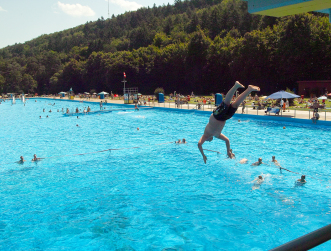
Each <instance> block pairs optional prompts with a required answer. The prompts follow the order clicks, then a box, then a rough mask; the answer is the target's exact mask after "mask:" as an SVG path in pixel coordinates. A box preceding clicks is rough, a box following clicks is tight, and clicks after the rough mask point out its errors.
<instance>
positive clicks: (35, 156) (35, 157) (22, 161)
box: [17, 154, 44, 164]
mask: <svg viewBox="0 0 331 251" xmlns="http://www.w3.org/2000/svg"><path fill="white" fill-rule="evenodd" d="M41 159H44V158H37V155H36V154H34V155H33V159H32V160H31V161H32V162H36V161H39V160H41ZM25 161H26V160H25V159H24V158H23V156H21V157H20V160H19V161H17V163H18V164H23V163H24V162H25Z"/></svg>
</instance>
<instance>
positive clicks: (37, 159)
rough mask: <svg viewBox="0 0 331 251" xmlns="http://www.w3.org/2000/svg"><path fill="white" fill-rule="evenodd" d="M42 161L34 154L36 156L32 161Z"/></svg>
mask: <svg viewBox="0 0 331 251" xmlns="http://www.w3.org/2000/svg"><path fill="white" fill-rule="evenodd" d="M41 159H43V158H37V155H36V154H34V155H33V159H32V160H31V161H39V160H41Z"/></svg>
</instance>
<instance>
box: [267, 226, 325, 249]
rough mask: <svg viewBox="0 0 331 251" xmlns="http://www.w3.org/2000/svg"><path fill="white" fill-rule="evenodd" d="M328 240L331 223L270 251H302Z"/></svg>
mask: <svg viewBox="0 0 331 251" xmlns="http://www.w3.org/2000/svg"><path fill="white" fill-rule="evenodd" d="M329 240H331V224H330V225H327V226H325V227H322V228H320V229H317V230H315V231H314V232H311V233H309V234H306V235H304V236H301V237H299V238H298V239H295V240H293V241H290V242H288V243H285V244H283V245H281V246H279V247H276V248H274V249H271V250H270V251H290V250H295V251H304V250H309V249H311V248H314V247H316V246H318V245H321V244H322V243H324V242H327V241H329Z"/></svg>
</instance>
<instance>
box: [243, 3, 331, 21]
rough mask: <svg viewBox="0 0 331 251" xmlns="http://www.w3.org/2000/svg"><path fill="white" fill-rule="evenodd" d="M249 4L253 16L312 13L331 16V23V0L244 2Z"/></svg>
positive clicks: (249, 10) (330, 17)
mask: <svg viewBox="0 0 331 251" xmlns="http://www.w3.org/2000/svg"><path fill="white" fill-rule="evenodd" d="M244 1H245V2H248V12H249V13H251V14H259V15H266V16H272V17H283V16H288V15H295V14H300V13H305V12H310V11H316V12H320V13H326V14H329V19H330V23H331V1H330V0H244Z"/></svg>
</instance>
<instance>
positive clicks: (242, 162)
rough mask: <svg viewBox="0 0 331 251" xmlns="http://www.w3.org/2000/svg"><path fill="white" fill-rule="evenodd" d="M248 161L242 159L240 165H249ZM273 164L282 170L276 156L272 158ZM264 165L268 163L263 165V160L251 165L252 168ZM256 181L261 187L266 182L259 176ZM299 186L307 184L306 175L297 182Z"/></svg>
mask: <svg viewBox="0 0 331 251" xmlns="http://www.w3.org/2000/svg"><path fill="white" fill-rule="evenodd" d="M247 161H248V160H247V159H241V160H240V161H239V163H240V164H247ZM271 162H273V163H274V164H275V165H276V166H278V167H279V168H280V170H282V167H281V165H280V163H279V162H278V161H277V160H276V157H275V156H272V160H271ZM262 164H266V163H263V162H262V158H259V159H258V161H257V162H254V163H253V164H251V166H259V165H262ZM254 181H256V183H257V184H258V185H260V184H261V183H262V182H263V181H264V178H263V176H262V175H259V176H258V177H257V178H256V179H255V180H254ZM296 183H297V184H304V183H306V176H305V175H301V178H300V179H298V180H297V181H296Z"/></svg>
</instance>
